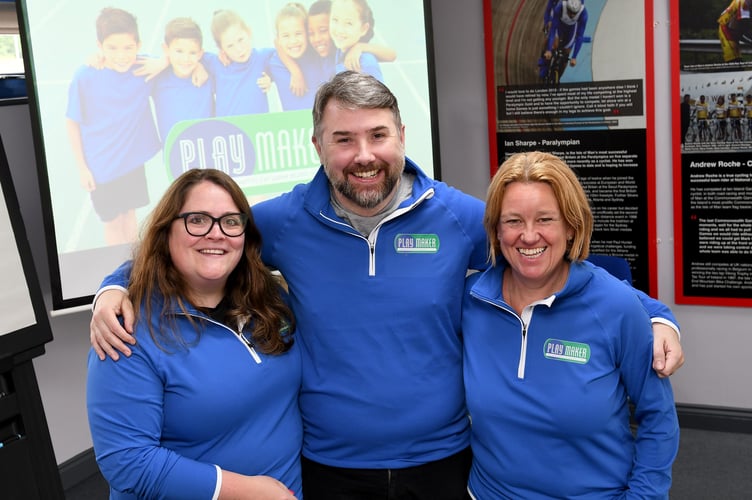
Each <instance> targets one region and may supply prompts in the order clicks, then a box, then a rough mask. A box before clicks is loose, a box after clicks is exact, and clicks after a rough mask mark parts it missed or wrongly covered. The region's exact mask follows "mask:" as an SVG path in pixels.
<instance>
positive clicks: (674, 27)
mask: <svg viewBox="0 0 752 500" xmlns="http://www.w3.org/2000/svg"><path fill="white" fill-rule="evenodd" d="M669 9H670V10H669V23H670V25H671V30H670V37H671V92H672V93H671V99H672V102H673V99H676V98H678V97H679V96H680V90H681V78H680V67H681V64H680V54H679V0H671V1H670V4H669ZM671 117H672V132H673V134H672V135H671V137H672V144H671V151H672V157H673V161H672V163H673V190H674V200H673V201H674V205H673V207H674V302H676V303H677V304H690V305H705V306H732V307H750V306H752V299H745V298H737V297H706V296H700V295H684V247H683V245H682V243H683V242H684V228H683V221H684V214H683V208H684V207H683V205H682V166H681V160H682V152H681V111H680V108H679V106H672V113H671Z"/></svg>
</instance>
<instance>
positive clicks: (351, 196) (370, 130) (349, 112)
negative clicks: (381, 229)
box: [313, 99, 405, 217]
mask: <svg viewBox="0 0 752 500" xmlns="http://www.w3.org/2000/svg"><path fill="white" fill-rule="evenodd" d="M313 142H314V145H315V146H316V151H318V153H319V158H320V160H321V164H322V165H324V169H325V171H326V175H327V177H328V178H329V182H330V183H331V184H332V186H334V195H335V197H336V199H337V201H338V202H339V203H340V204H341V205H342V206H343V207H344V208H345V209H347V210H350V211H351V212H353V213H355V214H358V215H361V216H365V217H368V216H371V215H375V214H376V213H378V212H379V211H380V210H382V209H383V208H384V207H385V206H386V205H387V204H388V203H389V201H390V200H391V198H392V196H393V195H394V193H395V192H396V187H397V185H398V184H399V180H400V176H401V175H402V170H403V169H404V167H405V129H404V126H402V127H400V128H399V129H398V128H397V125H396V124H395V120H394V115H393V114H392V112H391V111H390V110H389V109H347V108H344V107H342V106H340V105H339V103H338V102H337V101H336V100H335V99H332V100H330V101H329V102H328V103H327V104H326V107H325V108H324V112H323V116H322V120H321V133H320V137H314V139H313Z"/></svg>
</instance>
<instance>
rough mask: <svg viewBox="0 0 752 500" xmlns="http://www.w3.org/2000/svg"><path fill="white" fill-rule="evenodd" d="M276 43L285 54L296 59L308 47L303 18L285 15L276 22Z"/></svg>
mask: <svg viewBox="0 0 752 500" xmlns="http://www.w3.org/2000/svg"><path fill="white" fill-rule="evenodd" d="M277 43H278V45H279V48H280V49H281V50H282V51H284V53H285V54H287V55H288V56H290V57H292V58H293V59H298V58H299V57H300V56H302V55H303V53H304V52H305V50H306V48H307V47H308V41H307V30H306V26H305V19H303V18H300V17H297V16H286V17H284V18H282V19H280V20H279V22H278V23H277Z"/></svg>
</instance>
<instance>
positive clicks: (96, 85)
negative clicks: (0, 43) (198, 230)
mask: <svg viewBox="0 0 752 500" xmlns="http://www.w3.org/2000/svg"><path fill="white" fill-rule="evenodd" d="M18 2H19V3H18V10H19V21H20V24H21V31H22V39H23V42H24V57H25V63H26V68H27V75H28V77H29V79H30V81H31V85H30V93H29V106H30V109H31V114H32V127H33V129H34V135H35V138H34V139H35V147H36V153H37V162H38V169H39V179H40V186H41V191H42V199H43V204H44V205H45V206H44V214H45V219H46V220H45V223H46V227H45V231H46V234H47V241H48V254H49V256H50V272H51V274H52V276H51V283H52V288H53V290H52V294H53V297H52V299H53V309H56V310H58V309H66V308H71V307H74V306H82V305H85V304H88V303H90V301H91V298H92V295H93V293H94V292H95V291H96V289H97V287H98V285H99V283H100V282H101V279H102V278H103V277H104V276H105V275H106V274H108V273H109V272H111V271H112V270H113V269H114V268H115V267H116V266H117V265H118V264H120V263H121V262H122V261H124V260H126V259H127V258H129V256H130V254H131V249H132V245H133V243H132V242H133V241H134V239H135V237H134V236H133V235H134V232H135V233H137V229H136V230H135V231H134V229H133V227H134V225H135V227H136V228H138V227H139V226H140V224H141V223H142V222H143V220H144V218H145V217H146V215H147V214H148V213H149V211H150V210H151V208H152V207H153V206H154V204H155V202H156V201H157V200H158V199H159V197H160V196H161V194H162V193H163V192H164V190H165V189H166V187H167V186H168V185H169V183H170V182H171V181H172V180H173V179H174V178H175V177H176V176H178V175H179V174H180V173H182V172H183V171H185V170H187V169H190V168H219V169H223V170H225V171H226V172H228V173H229V174H230V175H232V176H233V177H234V178H235V179H236V180H237V181H238V183H239V184H240V185H241V186H242V187H243V189H244V191H245V192H246V194H247V196H248V200H249V203H250V204H251V205H253V203H256V202H258V201H261V200H264V199H267V198H269V197H273V196H275V195H278V194H279V193H282V192H285V191H288V190H289V189H291V188H292V187H293V186H294V185H295V184H298V183H301V182H306V181H307V180H309V179H310V178H311V177H312V176H313V174H314V173H315V172H316V170H317V169H318V167H319V160H318V157H317V155H316V151H315V149H314V148H313V146H312V145H311V141H310V137H311V132H312V130H311V128H312V126H311V114H310V102H311V101H312V96H313V94H314V93H315V90H316V87H317V86H318V84H319V83H320V81H322V79H325V78H328V77H330V76H331V75H332V74H334V73H335V72H337V71H341V70H342V69H343V68H348V67H355V68H356V69H359V70H361V71H368V72H369V73H372V74H374V76H377V77H378V78H381V79H382V81H383V82H384V83H385V84H386V85H388V86H389V87H390V88H391V89H392V91H393V92H394V93H395V94H396V95H397V97H398V99H399V101H400V109H401V112H402V119H403V122H404V123H405V125H406V137H407V154H408V156H409V157H410V158H411V159H413V160H415V161H416V162H417V163H418V164H419V165H420V166H421V167H422V168H423V169H425V170H426V172H427V173H428V174H429V175H431V176H433V177H438V174H439V165H438V150H439V149H438V141H437V139H438V135H437V130H436V118H435V102H434V98H435V97H434V96H435V92H434V81H433V74H432V71H433V68H432V64H433V60H432V55H431V46H430V44H431V30H430V2H429V0H425V1H424V0H370V5H369V3H367V2H364V1H362V0H358V1H354V0H334V2H333V3H329V2H324V3H323V4H322V2H313V1H312V0H307V1H306V2H305V3H302V4H296V6H293V7H292V8H293V11H294V10H295V8H296V7H297V9H298V10H301V9H300V8H301V7H302V10H303V11H308V12H304V13H305V14H308V15H307V17H305V18H303V20H302V21H301V20H300V18H299V17H296V16H294V15H291V14H290V12H291V11H290V9H291V5H290V3H289V2H286V1H281V0H254V1H252V2H249V1H247V0H224V1H222V2H218V1H214V0H201V1H194V0H180V1H161V2H154V1H153V0H129V1H127V2H125V1H119V2H118V1H117V0H116V1H114V2H113V1H112V0H75V1H73V0H54V1H53V0H33V1H25V0H18ZM314 3H315V4H316V5H314ZM364 6H365V7H364ZM110 8H114V9H117V10H118V14H120V15H121V16H122V12H119V11H125V12H126V13H127V14H128V15H130V16H132V17H135V20H136V24H137V33H138V40H136V41H134V40H133V38H134V37H133V36H128V35H127V33H122V32H117V29H114V28H113V23H114V24H115V26H116V25H117V22H116V21H111V22H110V23H109V24H108V23H105V22H104V20H107V19H109V17H110V16H111V15H112V14H113V12H112V11H110V10H103V9H110ZM322 9H323V11H324V12H326V14H325V15H322V14H321V11H322ZM368 10H370V11H371V12H372V16H371V17H370V19H369V20H370V21H371V22H367V20H366V21H364V16H363V13H364V12H366V13H367V11H368ZM217 11H223V13H222V14H223V15H224V16H225V17H224V20H225V21H224V24H222V22H221V21H217V19H219V18H218V17H215V16H216V15H217ZM314 11H315V12H318V14H316V15H314V14H313V12H314ZM228 12H229V14H228ZM230 14H231V15H230ZM233 16H235V17H233ZM115 17H117V16H115ZM126 17H127V16H126ZM185 18H187V20H186V19H185ZM238 18H239V19H241V20H242V22H243V24H242V29H238V28H237V26H238V25H237V23H236V24H234V25H233V23H231V22H229V21H227V20H228V19H229V20H233V19H238ZM213 19H214V20H215V21H216V22H215V23H214V24H215V26H214V32H213V30H212V28H213V23H212V21H213ZM98 20H99V25H100V34H99V37H98V31H97V23H98ZM181 23H182V24H181ZM364 24H367V25H368V26H365V27H364ZM186 25H188V26H191V25H194V26H195V27H197V28H198V29H199V30H200V33H201V35H202V40H201V43H200V45H199V44H198V43H193V44H191V43H189V42H190V41H191V40H194V41H195V37H193V38H192V37H191V36H189V35H188V34H186V32H185V31H177V33H178V35H177V36H170V37H169V39H170V44H166V43H165V40H166V36H167V35H168V34H170V33H171V34H173V35H174V34H175V33H176V31H175V27H176V26H182V27H183V28H185V26H186ZM233 26H235V28H234V31H233ZM348 26H349V28H350V29H349V31H350V32H349V33H348ZM116 27H117V26H116ZM367 28H372V29H370V30H369V29H367ZM119 29H120V30H121V31H123V29H122V28H119ZM223 30H224V31H223ZM309 30H313V31H309ZM353 30H355V33H354V34H353V33H352V31H353ZM358 30H359V31H358ZM126 31H127V30H126ZM194 31H195V30H194ZM301 31H302V34H301ZM103 35H107V36H106V37H104V38H103V39H102V40H100V39H99V38H101V37H102V36H103ZM277 35H279V36H277ZM348 37H349V38H348ZM369 37H370V38H369ZM275 42H276V43H275ZM134 43H135V44H136V47H134V46H133V44H134ZM218 44H221V45H222V46H221V47H220V45H218ZM243 44H248V46H250V47H251V48H252V52H250V56H248V55H247V54H245V55H244V54H242V53H240V52H239V50H238V47H239V46H243ZM314 44H315V47H314ZM165 46H166V48H165ZM196 47H198V49H196ZM134 50H136V52H137V60H136V62H131V60H130V59H128V54H129V53H133V51H134ZM317 50H318V51H317ZM197 51H198V52H200V54H199V57H200V59H199V62H200V63H201V64H200V69H191V63H190V58H191V57H196V52H197ZM201 51H203V52H201ZM358 54H360V57H357V55H358ZM346 56H350V57H349V58H348V57H346ZM233 57H234V58H235V59H233ZM243 57H245V58H246V59H243ZM254 58H255V59H254ZM353 59H354V60H355V61H357V62H358V63H360V66H359V67H358V66H354V63H353V62H352V60H353ZM141 61H148V62H147V63H146V64H141ZM180 61H183V63H181V62H180ZM186 61H187V62H186ZM249 61H250V62H249ZM291 61H292V63H293V64H292V65H291ZM338 61H341V62H342V64H337V62H338ZM259 65H260V66H259ZM296 67H297V69H298V70H299V74H300V75H302V80H303V81H304V82H305V85H302V86H301V85H298V86H297V87H296V88H301V89H305V91H306V92H307V93H304V95H303V96H298V95H297V94H295V93H294V92H292V91H291V88H293V86H291V84H290V82H291V81H292V80H291V78H290V75H291V74H294V73H295V71H294V70H295V68H296ZM144 68H148V69H149V70H150V71H151V73H150V75H152V77H150V78H148V81H147V77H146V76H143V75H138V76H137V75H136V74H135V73H140V72H139V71H138V70H140V69H144ZM160 68H161V72H158V71H159V69H160ZM259 68H261V70H259ZM189 69H190V73H186V71H188V70H189ZM254 71H261V74H260V75H255V76H254V73H253V72H254ZM285 71H287V73H286V72H285ZM157 72H158V73H157ZM181 72H182V73H181ZM155 74H156V76H154V75H155ZM238 74H241V75H242V76H238ZM186 75H188V76H187V77H188V78H189V79H190V80H191V82H192V84H193V85H194V88H195V89H201V90H203V91H204V92H199V90H195V91H190V89H187V88H186V87H185V78H186ZM270 75H271V76H270ZM194 77H195V78H196V79H197V80H198V81H196V82H193V80H194ZM257 77H258V78H257ZM243 79H245V80H243ZM134 80H136V82H135V83H134ZM125 81H127V83H124V82H125ZM201 81H205V83H203V85H199V84H200V82H201ZM249 81H251V82H252V84H249V83H248V82H249ZM171 85H172V86H171ZM233 85H234V87H233ZM243 85H251V86H256V87H258V88H255V87H254V88H246V87H243ZM207 86H210V87H207ZM144 88H146V89H147V91H146V95H147V96H146V97H143V96H144ZM207 88H208V89H209V90H207ZM259 88H264V89H265V90H266V92H263V90H262V91H261V93H259ZM207 93H208V95H209V96H210V97H209V99H210V100H211V106H212V109H211V110H210V111H207V110H206V95H207ZM298 93H300V92H298ZM199 94H200V95H201V96H202V97H196V96H197V95H199ZM259 96H261V97H259ZM293 96H294V97H293ZM175 102H178V103H179V105H176V104H175ZM144 106H145V107H146V111H145V112H144V108H143V107H144ZM139 109H140V110H141V111H142V113H141V115H138V113H137V110H139ZM113 112H114V113H116V116H115V118H113ZM117 113H122V114H117ZM153 130H156V139H154V136H153V134H152V132H153ZM154 141H156V143H154ZM124 158H128V160H129V161H130V163H128V162H126V160H124ZM126 163H127V166H123V167H122V168H120V167H117V166H118V165H126ZM134 163H135V165H133V164H134ZM132 165H133V166H132ZM141 167H142V168H141ZM141 172H143V174H142V173H141ZM144 178H145V184H146V187H145V188H143V184H144V182H141V180H142V179H144ZM130 186H141V187H142V189H141V191H145V192H146V194H145V196H148V200H139V199H138V198H139V196H138V194H137V193H138V192H139V189H137V188H133V189H132V190H131V187H130ZM131 192H133V196H132V198H131V197H130V196H125V197H124V196H122V194H123V193H128V194H129V195H130V193H131ZM123 198H125V200H123ZM116 199H119V200H120V201H117V202H115V201H112V200H116ZM123 204H125V206H122V205H123ZM127 205H138V206H137V207H129V206H127Z"/></svg>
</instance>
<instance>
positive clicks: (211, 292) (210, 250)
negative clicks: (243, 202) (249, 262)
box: [169, 181, 245, 307]
mask: <svg viewBox="0 0 752 500" xmlns="http://www.w3.org/2000/svg"><path fill="white" fill-rule="evenodd" d="M185 212H205V213H208V214H209V215H212V216H213V217H220V216H222V215H225V214H228V213H237V212H240V209H239V207H238V206H236V205H235V203H234V202H233V201H232V197H231V196H230V194H229V193H228V192H227V191H225V190H224V189H223V188H221V187H220V186H218V185H216V184H214V183H213V182H209V181H203V182H201V183H199V184H197V185H196V186H194V187H193V188H192V189H191V190H190V191H189V192H188V196H187V197H186V199H185V203H183V206H182V207H181V209H180V213H185ZM244 244H245V234H243V235H241V236H236V237H229V236H226V235H225V234H224V233H222V231H221V230H220V228H219V224H216V223H215V224H214V226H213V227H212V229H211V231H209V233H208V234H206V235H205V236H191V235H190V234H188V232H187V231H186V229H185V222H184V220H183V219H175V220H174V221H173V222H172V226H171V227H170V234H169V248H170V257H171V259H172V262H173V264H174V265H175V268H176V269H177V270H178V272H180V274H181V275H182V276H183V278H184V279H185V280H186V283H187V285H188V288H189V290H190V295H191V299H192V300H194V301H195V302H196V303H197V305H210V306H212V307H213V306H214V305H216V304H217V303H218V302H219V300H220V299H221V298H222V296H223V294H224V286H225V283H226V282H227V277H228V276H229V275H230V273H231V272H232V271H233V269H235V267H236V266H237V264H238V262H239V261H240V258H241V256H242V255H243V249H244Z"/></svg>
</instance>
